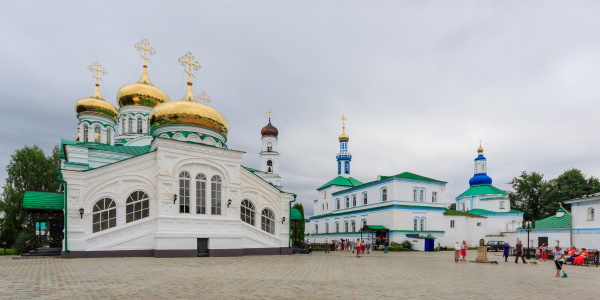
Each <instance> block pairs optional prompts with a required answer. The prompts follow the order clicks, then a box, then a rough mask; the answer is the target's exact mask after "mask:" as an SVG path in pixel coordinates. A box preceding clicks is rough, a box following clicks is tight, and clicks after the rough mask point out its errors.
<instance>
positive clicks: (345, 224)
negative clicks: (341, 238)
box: [344, 222, 348, 232]
mask: <svg viewBox="0 0 600 300" xmlns="http://www.w3.org/2000/svg"><path fill="white" fill-rule="evenodd" d="M344 232H348V222H344Z"/></svg>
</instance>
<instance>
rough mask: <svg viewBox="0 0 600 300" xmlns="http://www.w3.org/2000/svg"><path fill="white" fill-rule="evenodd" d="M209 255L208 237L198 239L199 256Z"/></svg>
mask: <svg viewBox="0 0 600 300" xmlns="http://www.w3.org/2000/svg"><path fill="white" fill-rule="evenodd" d="M206 256H208V239H198V257H206Z"/></svg>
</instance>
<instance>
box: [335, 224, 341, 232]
mask: <svg viewBox="0 0 600 300" xmlns="http://www.w3.org/2000/svg"><path fill="white" fill-rule="evenodd" d="M339 232H340V223H339V222H335V233H339Z"/></svg>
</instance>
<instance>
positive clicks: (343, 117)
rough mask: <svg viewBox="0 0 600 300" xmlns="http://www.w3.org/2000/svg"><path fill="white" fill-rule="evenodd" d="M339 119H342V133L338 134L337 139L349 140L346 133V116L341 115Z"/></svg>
mask: <svg viewBox="0 0 600 300" xmlns="http://www.w3.org/2000/svg"><path fill="white" fill-rule="evenodd" d="M340 120H342V134H341V135H340V137H339V138H338V140H340V141H348V140H350V137H349V136H348V135H347V134H346V120H348V119H347V118H346V116H344V115H342V117H341V118H340Z"/></svg>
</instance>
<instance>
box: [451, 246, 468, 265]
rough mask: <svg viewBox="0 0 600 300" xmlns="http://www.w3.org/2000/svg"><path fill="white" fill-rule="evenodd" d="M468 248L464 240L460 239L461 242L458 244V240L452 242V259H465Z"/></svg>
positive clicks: (456, 260) (457, 260)
mask: <svg viewBox="0 0 600 300" xmlns="http://www.w3.org/2000/svg"><path fill="white" fill-rule="evenodd" d="M468 249H469V246H468V245H467V242H466V241H462V244H459V243H458V242H456V243H455V244H454V261H455V262H459V261H467V250H468Z"/></svg>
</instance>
